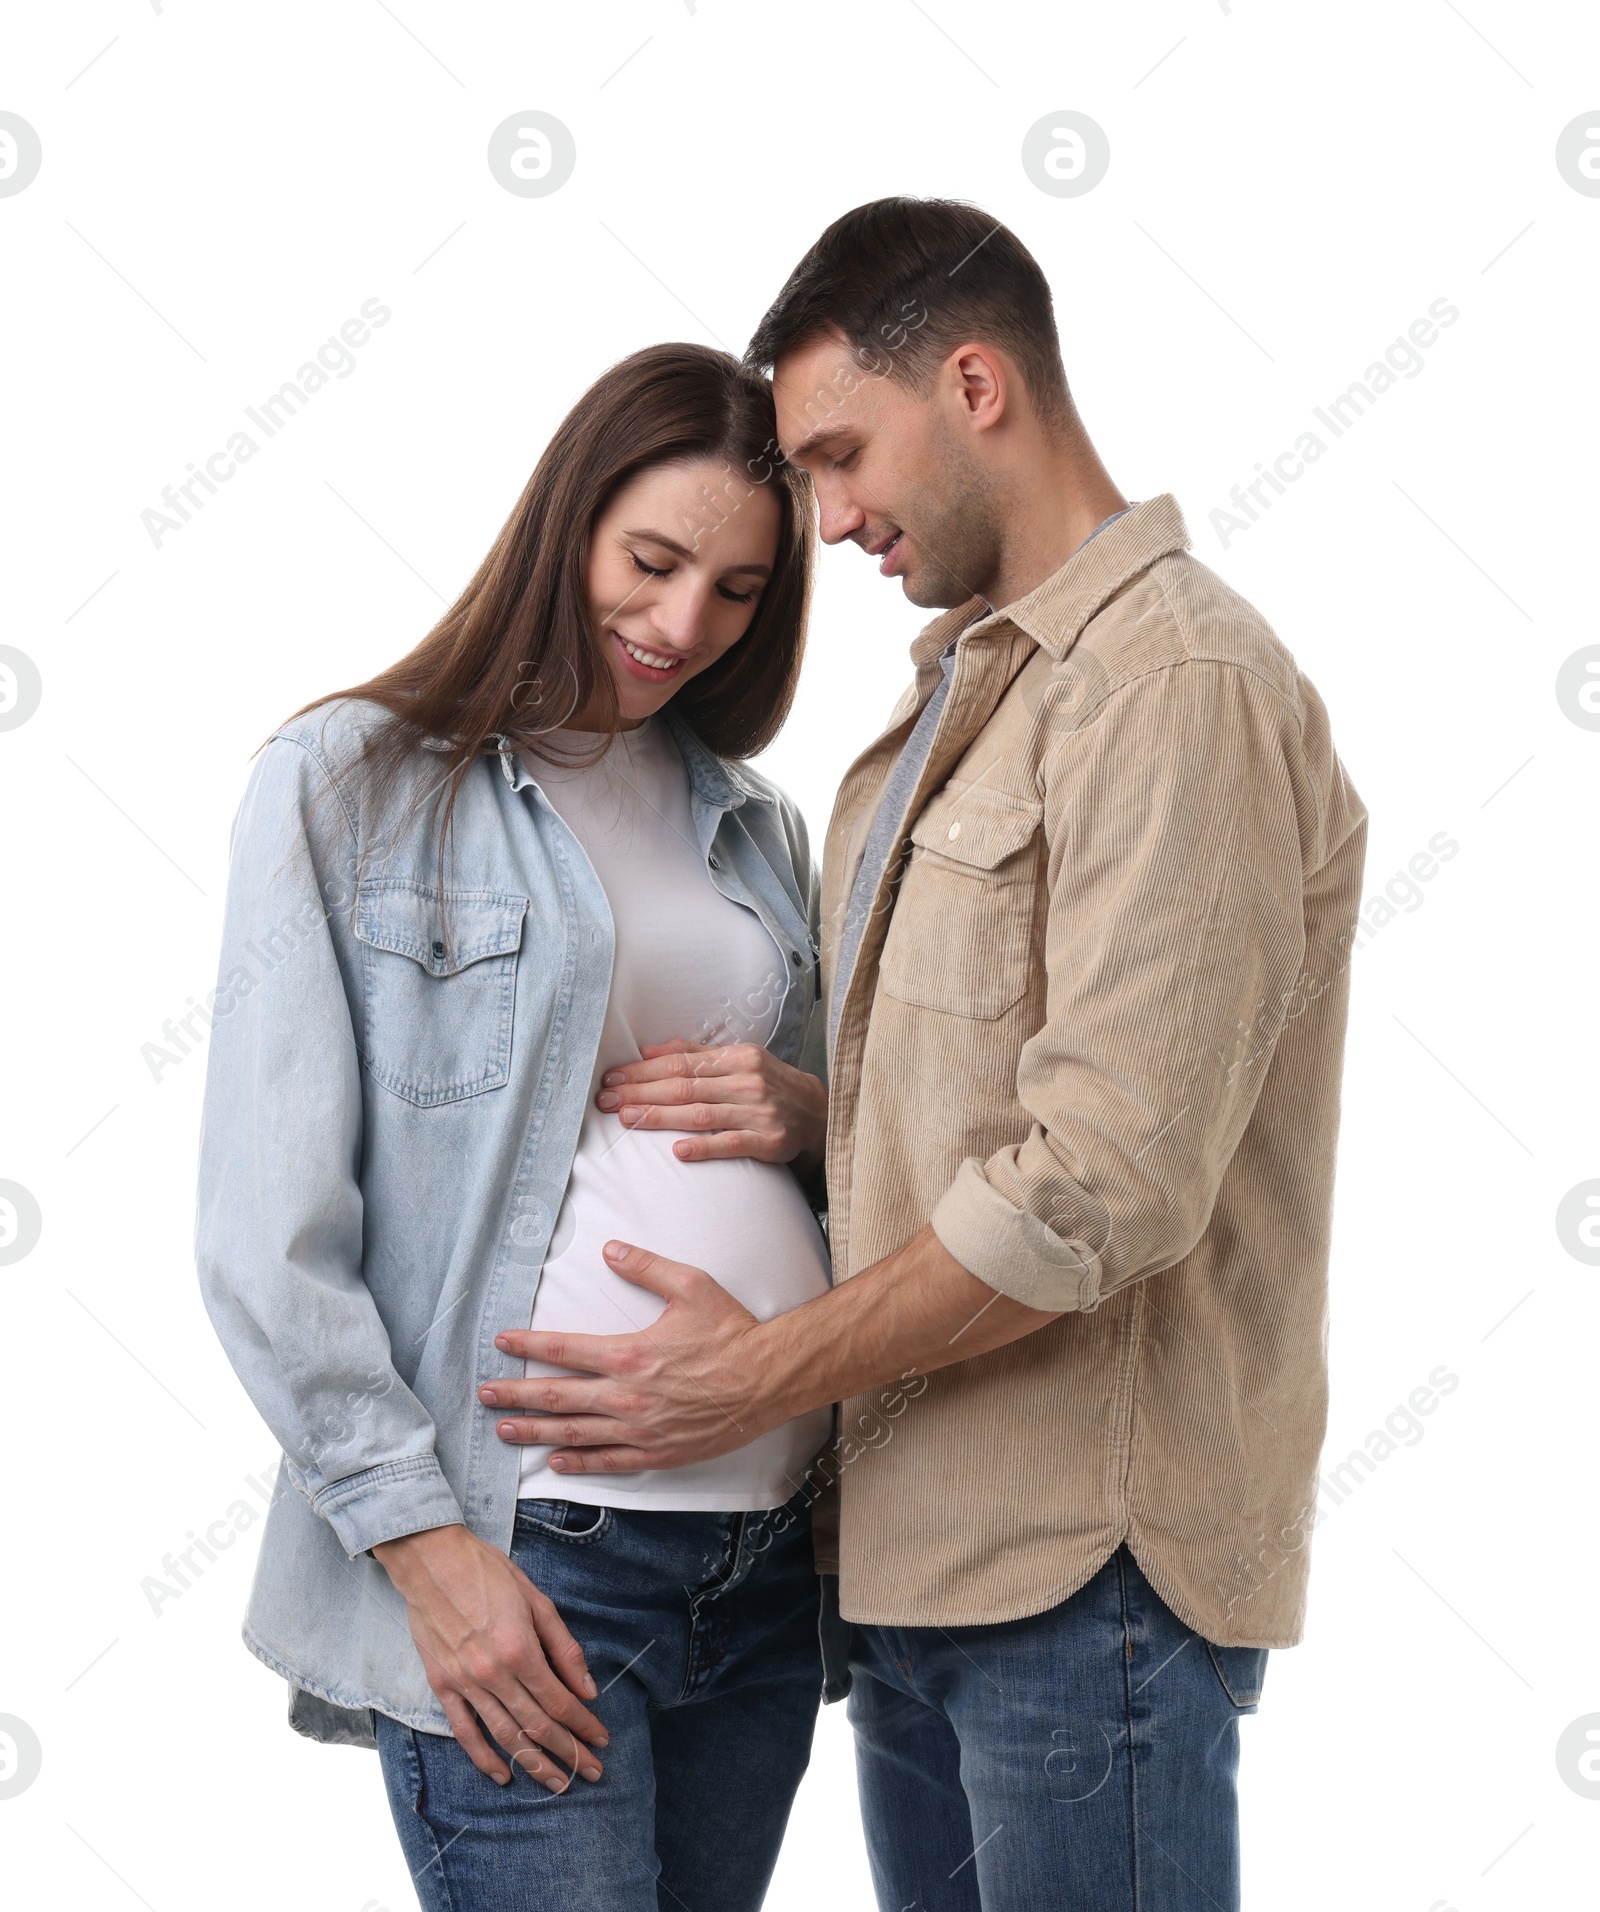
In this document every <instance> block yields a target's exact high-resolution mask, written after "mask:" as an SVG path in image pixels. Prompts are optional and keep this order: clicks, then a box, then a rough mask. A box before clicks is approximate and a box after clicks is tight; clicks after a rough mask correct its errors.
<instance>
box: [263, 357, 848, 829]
mask: <svg viewBox="0 0 1600 1912" xmlns="http://www.w3.org/2000/svg"><path fill="white" fill-rule="evenodd" d="M701 460H713V461H715V462H716V463H717V464H718V465H719V466H721V467H723V471H722V472H721V474H720V475H719V477H718V479H717V483H716V485H715V486H714V487H713V488H711V489H709V490H708V492H707V494H706V517H705V521H704V528H705V529H707V530H709V529H712V528H714V526H715V525H716V523H718V522H719V521H720V516H726V515H728V514H730V513H731V512H732V511H734V510H736V509H737V508H738V505H739V503H740V502H741V501H742V500H743V499H744V498H746V497H748V496H749V494H750V488H751V487H752V486H754V485H759V484H766V485H770V486H771V488H772V491H773V495H774V496H775V497H776V499H777V502H778V513H779V530H778V549H777V555H776V558H775V560H774V564H773V572H772V576H771V578H770V580H769V581H768V583H767V585H766V587H765V589H764V590H763V592H762V594H761V601H760V603H759V604H758V605H757V607H756V613H755V616H754V617H753V618H752V619H751V622H750V628H749V629H748V630H747V631H746V632H745V634H744V636H743V637H741V638H740V639H739V641H738V642H737V643H736V644H735V645H733V646H732V648H731V649H730V650H728V651H727V652H725V653H724V655H723V656H722V657H720V658H719V659H718V660H717V662H716V663H715V664H713V665H711V666H710V667H709V668H708V669H706V670H704V671H702V672H700V673H699V675H698V676H696V677H693V678H691V679H690V680H689V682H688V683H687V684H686V685H685V686H684V688H683V690H682V691H681V692H680V693H679V694H678V696H677V697H676V699H675V700H674V705H673V707H674V709H675V710H676V711H677V712H678V713H679V714H680V715H681V716H682V717H683V718H684V719H685V720H686V721H687V723H688V725H689V727H690V728H691V729H692V730H693V731H694V732H695V734H696V735H697V736H698V737H699V738H700V740H701V741H702V742H703V743H705V744H706V745H707V746H708V747H709V748H710V749H712V750H714V751H716V752H717V753H718V754H719V755H721V756H725V757H747V756H751V755H753V754H754V753H755V752H757V751H759V750H761V749H763V748H765V746H766V745H767V744H769V743H770V742H771V741H772V739H773V738H774V737H775V736H776V735H777V733H778V731H779V730H780V729H781V728H782V725H783V720H784V718H785V717H786V716H787V715H788V712H789V706H790V704H791V702H792V701H793V698H794V691H795V683H796V680H797V679H798V676H799V672H800V659H801V653H802V650H803V648H804V645H805V627H806V611H807V606H808V600H809V596H810V587H811V566H812V555H813V551H814V548H815V529H814V525H813V522H812V509H811V492H810V483H809V480H808V479H807V478H806V477H805V475H804V473H803V472H800V471H799V470H797V469H796V468H795V467H793V466H791V465H788V464H785V463H784V462H783V461H782V457H781V454H780V453H779V451H778V449H777V421H776V415H775V413H774V410H773V402H772V390H771V387H770V386H769V385H768V383H767V381H766V380H765V379H764V378H763V377H762V376H761V375H760V373H758V372H754V371H751V370H750V369H749V368H748V367H746V366H744V365H741V364H740V363H739V361H738V360H737V359H735V358H733V357H731V356H730V355H729V354H728V353H726V352H716V351H712V350H711V349H710V348H709V347H707V346H702V345H653V346H650V347H648V348H647V349H646V350H644V351H642V352H635V353H633V354H632V356H631V357H629V358H625V359H623V360H622V361H621V362H620V363H619V364H617V365H614V366H612V367H611V369H610V370H609V371H608V372H605V373H603V374H602V376H601V377H600V378H598V379H597V380H596V381H595V383H594V384H593V385H591V386H590V387H589V389H588V391H586V392H585V393H584V395H583V396H582V398H580V399H579V400H578V402H577V404H576V405H574V406H573V408H572V410H571V411H570V412H568V414H567V416H566V417H565V418H564V419H563V420H562V422H561V424H560V426H559V427H558V428H557V430H556V433H555V435H554V437H552V439H551V440H550V442H549V444H548V445H547V446H546V447H545V450H544V454H543V456H542V457H541V458H540V460H539V462H538V464H537V465H536V466H535V467H534V471H533V476H532V477H531V478H530V479H529V480H528V483H527V487H526V489H525V490H524V491H523V494H522V496H521V498H520V499H518V501H517V505H516V509H515V510H514V511H513V512H512V514H511V516H510V517H509V518H508V519H507V520H506V523H505V526H504V528H503V529H502V531H501V532H500V535H499V536H498V537H497V538H496V539H495V541H494V543H493V545H492V546H491V547H490V549H489V554H488V556H487V557H486V558H485V559H484V560H483V562H482V564H480V565H479V567H478V570H477V573H476V575H475V576H474V577H473V579H472V581H471V583H470V584H468V586H467V588H466V589H465V590H464V591H463V592H462V593H461V596H460V597H459V598H458V599H457V600H456V602H455V603H454V604H453V605H452V606H451V607H450V609H449V610H448V611H446V612H445V614H444V616H443V617H442V618H440V620H439V622H438V623H437V624H436V625H435V626H434V627H433V629H432V630H431V631H430V632H429V633H428V635H427V636H426V637H425V638H424V639H423V640H422V642H421V643H420V644H418V645H417V647H416V648H415V649H414V650H412V651H410V652H408V653H407V655H406V656H404V657H402V658H401V659H400V660H399V662H398V663H395V664H391V665H390V666H389V668H388V669H387V670H385V671H380V672H379V673H378V675H377V676H376V677H372V678H369V679H368V680H367V681H366V682H365V683H362V684H355V685H353V686H351V687H350V688H349V689H348V690H341V691H330V692H329V693H328V694H327V696H325V697H319V698H317V699H315V700H314V702H312V703H310V704H307V705H306V706H305V709H306V710H315V709H317V708H318V707H319V706H321V705H323V704H327V703H330V702H332V701H333V700H334V699H335V698H364V699H367V700H368V701H370V702H372V703H375V704H379V705H381V706H382V707H383V709H384V710H385V711H387V712H388V713H389V720H388V721H387V722H385V723H380V724H378V725H376V726H375V727H374V728H373V729H372V731H371V732H370V733H369V735H368V737H367V740H366V743H365V745H364V746H363V750H362V753H361V756H360V759H359V766H358V767H359V769H360V771H361V772H362V774H363V775H364V776H365V775H371V776H373V777H374V779H375V781H376V784H377V786H378V787H379V788H380V789H381V788H382V787H384V786H385V785H387V784H389V783H391V782H392V780H393V777H394V775H395V773H396V772H397V771H398V769H399V767H400V765H401V763H402V762H403V761H404V760H405V759H406V758H407V757H408V756H409V755H410V753H411V752H412V751H414V750H416V749H417V748H419V747H420V746H421V745H422V743H423V741H424V740H425V739H426V740H429V741H430V742H431V744H432V746H433V747H432V749H430V751H429V755H430V756H431V757H433V758H434V760H435V768H436V770H437V772H438V776H437V779H436V781H435V783H434V786H433V789H434V791H435V793H436V794H437V795H440V796H442V797H443V799H444V802H443V806H442V811H441V817H440V852H441V858H442V856H443V852H444V846H445V840H446V838H447V837H448V834H449V825H450V815H451V811H452V810H453V808H454V804H455V799H456V794H457V792H458V790H459V789H460V786H461V783H462V781H463V779H464V778H465V777H466V776H467V775H468V774H469V773H470V771H471V769H472V766H473V764H474V763H475V762H476V760H477V759H478V757H479V756H480V755H481V754H482V753H483V750H484V747H485V745H486V744H488V743H489V742H490V740H491V739H494V738H496V737H498V736H504V737H506V738H508V739H509V740H510V742H511V743H512V744H513V745H515V746H517V747H518V748H521V749H527V750H531V751H533V752H535V753H537V754H541V755H550V754H552V752H551V746H550V744H549V742H548V739H549V738H550V737H551V734H552V732H554V731H555V730H556V729H557V728H558V727H559V726H561V725H562V724H564V723H567V722H569V721H570V720H571V718H572V717H573V716H574V715H575V714H576V713H577V712H578V711H580V710H584V709H585V708H586V707H587V706H590V705H591V699H593V700H594V701H595V702H597V703H598V704H599V707H600V708H601V710H602V711H606V710H609V712H610V718H609V720H608V721H603V722H601V723H599V724H595V725H593V727H594V728H597V729H607V728H612V727H614V724H615V710H616V687H615V684H614V683H613V681H612V677H611V673H610V671H609V670H608V669H607V668H606V667H605V665H604V664H603V663H602V662H601V659H600V654H599V633H598V632H596V630H595V629H594V625H593V620H592V618H591V616H590V613H589V606H588V597H587V593H586V591H585V588H584V576H585V572H586V569H587V564H588V556H589V542H590V537H591V534H592V532H593V529H594V525H595V521H596V520H597V518H598V517H599V515H600V513H601V511H602V510H603V509H604V508H605V506H606V504H607V503H608V502H609V500H610V499H611V497H612V496H613V495H614V493H615V492H616V491H617V489H618V488H619V486H621V485H622V484H624V483H625V482H626V481H627V480H628V479H629V478H632V477H633V476H635V475H636V474H637V473H639V472H641V471H644V470H647V469H649V468H650V467H652V466H656V465H665V464H680V463H686V462H689V461H701ZM301 714H303V713H301V712H297V713H296V715H297V716H298V715H301ZM586 727H587V726H586Z"/></svg>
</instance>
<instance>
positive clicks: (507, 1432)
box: [500, 1421, 517, 1441]
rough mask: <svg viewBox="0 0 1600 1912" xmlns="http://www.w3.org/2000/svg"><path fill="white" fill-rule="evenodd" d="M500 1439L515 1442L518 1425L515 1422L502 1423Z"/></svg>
mask: <svg viewBox="0 0 1600 1912" xmlns="http://www.w3.org/2000/svg"><path fill="white" fill-rule="evenodd" d="M500 1438H501V1440H503V1441H514V1440H515V1439H516V1438H517V1424H516V1422H515V1421H502V1422H501V1423H500Z"/></svg>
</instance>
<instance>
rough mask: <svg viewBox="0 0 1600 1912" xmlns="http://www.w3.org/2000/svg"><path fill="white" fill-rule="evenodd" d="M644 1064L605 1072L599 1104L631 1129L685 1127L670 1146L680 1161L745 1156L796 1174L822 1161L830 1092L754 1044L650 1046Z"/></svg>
mask: <svg viewBox="0 0 1600 1912" xmlns="http://www.w3.org/2000/svg"><path fill="white" fill-rule="evenodd" d="M639 1053H640V1055H641V1056H642V1057H643V1060H642V1061H640V1062H629V1063H624V1064H623V1065H622V1066H621V1067H620V1068H616V1069H608V1070H607V1071H606V1073H605V1075H604V1076H603V1077H602V1078H601V1083H600V1093H599V1094H598V1095H597V1096H596V1097H595V1102H596V1103H597V1105H598V1106H599V1107H600V1108H602V1109H604V1110H605V1111H606V1113H607V1114H608V1115H611V1114H615V1115H616V1116H618V1117H619V1118H620V1119H621V1121H622V1123H623V1125H624V1126H625V1127H627V1128H630V1129H689V1130H691V1131H693V1132H694V1133H693V1137H692V1139H690V1140H686V1141H683V1142H674V1143H673V1145H672V1152H673V1154H674V1155H676V1156H677V1157H678V1159H679V1160H680V1161H683V1162H711V1161H720V1160H724V1159H726V1158H727V1157H729V1156H735V1155H749V1156H753V1157H754V1158H755V1159H756V1161H758V1162H791V1163H793V1165H794V1167H795V1169H796V1170H797V1171H798V1172H799V1173H800V1174H806V1173H808V1172H809V1171H810V1170H811V1169H812V1168H814V1167H815V1166H816V1164H817V1163H818V1162H819V1161H820V1160H821V1159H822V1148H823V1142H824V1140H825V1138H826V1135H827V1129H828V1091H827V1090H826V1089H825V1088H824V1087H823V1086H822V1084H821V1083H820V1082H819V1081H818V1080H817V1078H816V1077H815V1076H813V1075H807V1074H806V1073H805V1071H804V1070H803V1069H793V1068H791V1067H790V1066H789V1064H788V1063H787V1062H780V1061H779V1060H778V1058H777V1057H776V1056H775V1055H773V1054H772V1053H771V1051H770V1050H767V1049H762V1048H758V1047H757V1045H756V1044H755V1043H753V1042H734V1043H728V1044H726V1045H723V1046H721V1047H718V1046H716V1045H714V1044H710V1043H704V1042H685V1041H684V1040H683V1038H682V1037H681V1036H679V1037H675V1038H674V1040H673V1041H671V1042H660V1043H654V1044H651V1045H650V1046H648V1047H646V1048H643V1049H641V1050H640V1051H639Z"/></svg>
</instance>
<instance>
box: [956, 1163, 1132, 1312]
mask: <svg viewBox="0 0 1600 1912" xmlns="http://www.w3.org/2000/svg"><path fill="white" fill-rule="evenodd" d="M931 1220H932V1226H933V1232H934V1234H936V1235H937V1236H938V1237H939V1240H940V1241H941V1242H942V1243H943V1244H944V1246H945V1247H946V1248H947V1249H948V1250H949V1251H950V1253H951V1254H952V1255H954V1256H955V1258H956V1260H957V1261H959V1262H960V1263H961V1265H962V1267H963V1268H965V1269H966V1270H967V1271H968V1273H969V1274H974V1275H976V1276H977V1278H978V1279H979V1281H981V1282H983V1283H985V1285H986V1286H988V1287H990V1288H994V1289H997V1290H998V1291H999V1292H1000V1293H1001V1294H1003V1295H1009V1296H1010V1297H1011V1299H1012V1300H1013V1301H1020V1302H1022V1303H1023V1304H1024V1306H1026V1307H1029V1308H1040V1309H1044V1310H1046V1311H1048V1312H1049V1313H1051V1314H1078V1313H1082V1314H1088V1313H1090V1312H1091V1311H1092V1310H1093V1309H1094V1308H1096V1307H1097V1306H1098V1305H1099V1301H1100V1258H1099V1256H1098V1255H1097V1254H1096V1253H1095V1252H1094V1250H1093V1249H1092V1248H1091V1247H1090V1246H1089V1244H1088V1242H1086V1241H1081V1240H1079V1239H1078V1238H1077V1237H1075V1236H1062V1235H1058V1234H1057V1233H1056V1232H1055V1230H1054V1229H1053V1228H1051V1227H1050V1226H1049V1225H1048V1224H1047V1223H1045V1222H1042V1221H1041V1220H1040V1219H1039V1217H1038V1216H1037V1215H1030V1214H1029V1213H1028V1212H1027V1210H1026V1209H1021V1208H1018V1207H1017V1205H1016V1203H1015V1202H1012V1201H1008V1200H1007V1199H1006V1197H1005V1196H1004V1195H1002V1194H1001V1193H1000V1191H999V1189H997V1188H996V1187H995V1186H994V1184H993V1183H992V1182H991V1181H990V1180H989V1178H988V1177H987V1176H986V1175H985V1174H984V1172H983V1164H982V1163H981V1162H979V1161H978V1160H977V1159H976V1157H974V1156H970V1155H969V1156H968V1157H967V1159H966V1160H965V1161H964V1162H963V1163H962V1164H961V1167H960V1168H959V1169H958V1170H957V1171H956V1178H955V1180H954V1181H953V1182H952V1183H951V1184H950V1186H949V1187H948V1188H947V1189H946V1190H945V1192H944V1194H943V1195H942V1196H940V1198H939V1202H938V1205H937V1207H935V1209H934V1211H933V1215H932V1217H931Z"/></svg>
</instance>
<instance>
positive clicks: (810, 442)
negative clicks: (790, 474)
mask: <svg viewBox="0 0 1600 1912" xmlns="http://www.w3.org/2000/svg"><path fill="white" fill-rule="evenodd" d="M850 436H851V432H850V428H849V427H848V426H846V425H819V426H818V427H817V429H816V430H815V431H814V432H808V433H807V435H806V436H805V437H804V438H802V439H801V440H800V442H799V444H798V445H796V446H794V447H793V448H792V450H791V451H790V453H789V459H790V462H791V463H793V461H794V460H795V459H797V458H803V457H805V456H806V454H807V453H808V452H813V451H817V450H819V449H820V448H821V447H822V446H823V445H833V444H837V443H838V441H839V440H840V439H841V438H849V437H850Z"/></svg>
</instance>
